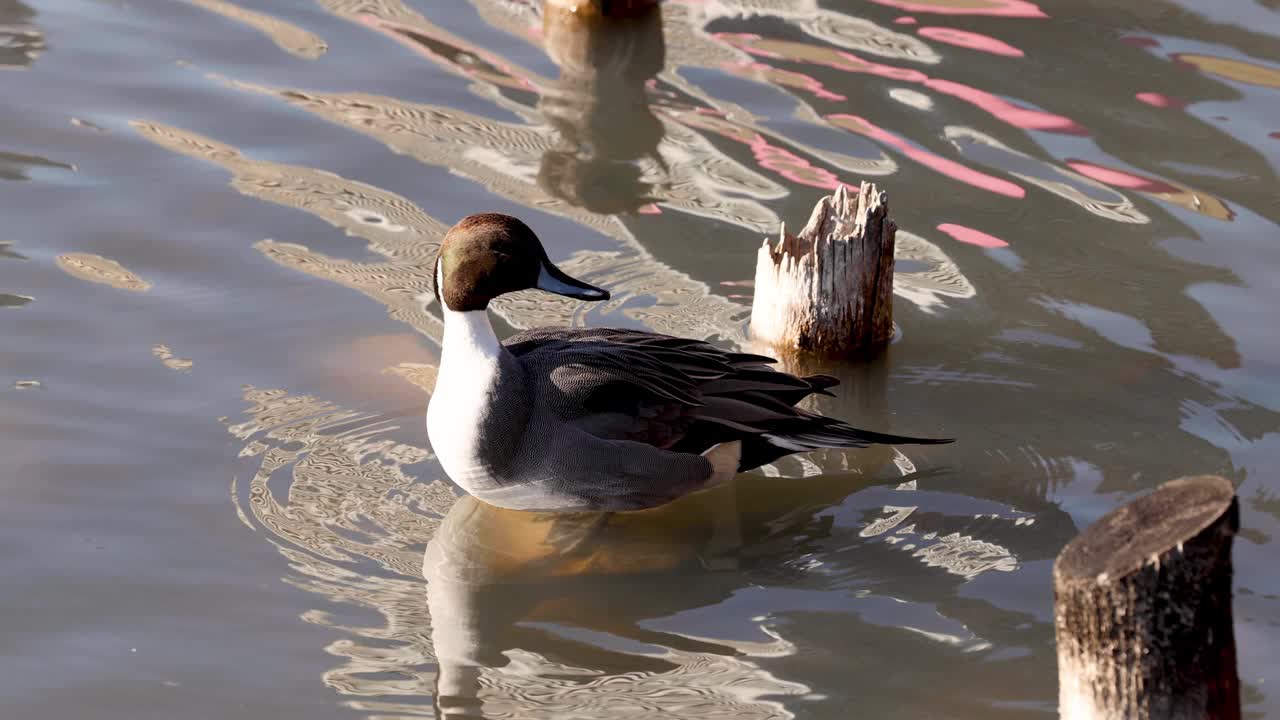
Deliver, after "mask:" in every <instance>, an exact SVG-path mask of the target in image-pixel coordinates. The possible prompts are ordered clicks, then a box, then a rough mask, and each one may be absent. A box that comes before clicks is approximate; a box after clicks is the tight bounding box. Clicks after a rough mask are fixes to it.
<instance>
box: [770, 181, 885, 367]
mask: <svg viewBox="0 0 1280 720" xmlns="http://www.w3.org/2000/svg"><path fill="white" fill-rule="evenodd" d="M897 230H898V227H897V225H895V224H894V223H893V220H891V219H889V205H888V202H887V200H886V197H885V194H884V193H882V192H880V191H879V190H877V189H876V186H875V185H873V184H871V183H863V184H862V186H861V187H860V188H859V189H858V193H857V194H856V195H850V194H849V192H848V191H847V190H846V189H845V187H844V186H843V185H841V186H840V187H838V188H836V190H835V192H834V193H832V194H831V195H829V196H827V197H824V198H822V199H821V200H819V201H818V204H817V205H816V206H814V208H813V214H812V215H810V217H809V222H808V224H806V225H805V226H804V229H803V230H801V231H800V233H799V234H798V235H791V234H789V233H788V232H787V230H786V227H785V226H784V227H783V229H782V231H781V233H780V235H779V238H778V240H777V242H776V243H773V242H770V241H769V240H768V239H766V240H765V241H764V245H763V246H762V247H761V248H760V253H759V255H758V256H757V258H756V282H755V299H754V300H753V302H752V305H751V334H752V336H753V337H755V338H756V339H759V340H763V341H764V342H767V343H769V344H771V345H774V346H776V347H779V348H785V349H794V350H800V351H804V352H811V353H820V354H824V355H852V354H865V353H869V352H872V351H875V350H877V349H879V348H881V347H883V346H884V345H885V344H886V343H888V342H889V340H890V339H891V338H892V337H893V241H894V236H895V234H896V233H897Z"/></svg>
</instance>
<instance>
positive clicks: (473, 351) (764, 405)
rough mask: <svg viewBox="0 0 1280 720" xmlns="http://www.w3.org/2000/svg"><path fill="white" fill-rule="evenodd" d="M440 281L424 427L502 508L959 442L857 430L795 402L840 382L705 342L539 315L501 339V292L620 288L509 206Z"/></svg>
mask: <svg viewBox="0 0 1280 720" xmlns="http://www.w3.org/2000/svg"><path fill="white" fill-rule="evenodd" d="M435 279H436V299H437V300H438V301H439V302H440V305H441V309H442V311H443V313H444V338H443V349H442V356H441V359H440V370H439V374H438V376H437V379H436V387H435V391H434V393H433V394H432V396H431V402H430V404H429V406H428V408H427V434H428V436H429V437H430V439H431V445H432V448H433V449H434V451H435V453H436V456H437V457H438V458H439V460H440V464H441V465H442V466H443V468H444V471H445V472H446V473H447V474H448V475H449V477H450V478H451V479H453V481H454V482H456V483H457V484H458V485H459V486H461V487H462V488H463V489H464V490H466V491H467V492H469V493H471V494H472V495H474V496H476V497H477V498H478V499H480V500H483V501H485V502H488V503H491V504H493V505H497V506H500V507H506V508H512V509H517V510H636V509H641V508H647V507H653V506H656V505H661V504H663V503H666V502H669V501H671V500H674V499H675V498H678V497H680V496H682V495H686V494H688V493H691V492H694V491H697V490H701V489H704V488H708V487H712V486H714V485H718V484H720V483H723V482H725V481H726V480H729V479H730V478H732V477H733V476H734V475H735V474H737V473H738V472H741V471H745V470H750V469H752V468H755V467H759V466H760V465H764V464H766V463H769V462H772V461H774V460H776V459H778V458H780V457H782V456H784V455H789V454H791V453H796V452H804V451H808V450H816V449H819V448H848V447H866V446H867V445H871V444H873V443H891V444H900V443H940V442H949V440H930V439H923V438H911V437H902V436H897V435H886V434H883V433H877V432H868V431H866V430H858V429H857V428H854V427H851V426H849V425H846V424H845V423H843V422H841V421H839V420H836V419H834V418H830V417H826V416H823V415H819V414H817V413H813V412H809V411H807V410H804V409H801V408H797V407H794V406H795V404H796V403H798V402H799V401H800V400H801V399H803V398H805V397H807V396H808V395H811V394H813V393H822V394H828V395H829V394H830V393H829V392H827V390H828V388H830V387H832V386H833V385H835V384H836V382H837V381H836V380H835V378H832V377H829V376H825V375H811V376H808V377H796V376H794V375H790V374H787V373H784V372H780V371H777V370H774V369H772V368H770V367H769V364H771V363H773V362H775V360H773V359H772V358H768V357H764V356H761V355H753V354H749V353H741V352H731V351H727V350H722V349H720V348H717V347H715V346H713V345H711V344H709V343H706V342H703V341H701V340H691V339H685V338H678V337H671V336H668V335H659V334H657V333H651V332H644V331H641V330H630V329H613V328H536V329H533V330H527V331H525V332H521V333H519V334H517V335H514V336H512V337H510V338H508V339H507V340H505V341H503V342H499V341H498V338H497V336H496V335H495V334H494V331H493V326H492V325H490V323H489V316H488V313H487V308H488V305H489V301H491V300H493V299H494V298H496V297H498V296H499V295H503V294H504V293H509V292H515V291H518V290H527V289H531V288H537V289H540V290H545V291H547V292H552V293H556V294H558V295H564V296H566V297H570V298H576V299H579V300H607V299H609V293H608V291H606V290H602V289H600V288H598V287H594V286H592V285H589V284H587V283H585V282H582V281H581V280H577V279H575V278H572V277H570V276H569V275H567V274H565V273H564V272H563V271H561V270H560V269H559V268H557V267H556V266H555V265H553V264H552V263H551V261H550V259H548V257H547V253H546V251H545V250H544V249H543V247H542V242H541V241H540V240H539V239H538V236H537V235H535V234H534V232H533V230H531V229H530V228H529V227H528V226H527V225H525V224H524V223H523V222H521V221H520V220H518V219H517V218H514V217H511V216H508V215H500V214H496V213H484V214H479V215H471V216H469V217H466V218H463V219H462V220H461V221H460V222H459V223H458V224H457V225H455V226H453V228H451V229H450V230H449V232H448V233H447V234H446V235H445V238H444V241H443V243H442V244H441V246H440V255H439V257H438V258H437V260H436V267H435Z"/></svg>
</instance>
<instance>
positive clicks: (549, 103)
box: [538, 2, 666, 215]
mask: <svg viewBox="0 0 1280 720" xmlns="http://www.w3.org/2000/svg"><path fill="white" fill-rule="evenodd" d="M580 5H582V6H583V7H581V8H578V9H577V11H572V10H570V9H568V8H566V7H563V6H562V5H561V4H560V3H556V2H548V3H546V6H545V9H544V12H543V28H542V31H543V38H544V47H545V49H546V52H547V54H548V55H549V56H550V57H551V59H552V61H553V62H555V63H556V65H557V66H559V68H560V77H559V78H558V79H557V81H556V82H555V83H554V84H553V85H551V86H550V87H549V88H547V89H546V91H545V92H544V94H543V95H542V97H541V99H540V100H539V102H538V109H539V110H540V111H541V112H542V115H543V116H544V117H545V118H546V119H547V122H548V123H550V124H551V126H552V127H554V128H555V129H556V131H557V132H558V133H559V135H560V144H559V146H558V147H557V148H555V149H553V150H549V151H547V152H545V153H544V154H543V156H542V164H541V167H540V168H539V172H538V184H539V185H540V186H541V187H542V188H543V189H544V190H546V191H547V192H548V193H551V194H552V195H554V196H556V197H558V198H560V199H562V200H564V201H565V202H568V203H570V204H572V205H575V206H577V207H581V208H584V209H586V210H590V211H591V212H595V213H600V214H606V215H611V214H616V213H627V212H635V211H636V210H639V209H640V208H642V207H644V206H646V205H648V204H650V203H651V202H653V200H654V199H655V198H654V197H652V196H651V195H650V192H649V191H650V185H649V184H647V183H646V182H645V180H644V179H643V178H642V175H643V171H642V168H641V166H640V164H639V161H641V160H644V159H650V160H652V161H654V162H656V163H657V164H658V166H659V167H660V168H662V169H663V170H664V171H665V170H666V167H665V165H664V163H663V160H662V157H661V156H660V155H659V153H658V144H659V143H660V142H661V141H662V137H663V133H664V130H663V127H662V123H661V121H659V120H658V118H657V117H656V116H655V115H654V113H653V110H652V109H651V108H650V105H649V102H650V98H649V96H648V87H647V86H648V84H649V81H650V80H652V79H653V78H654V77H655V76H657V74H658V73H659V72H660V71H661V70H662V67H663V63H664V62H665V54H666V53H665V45H664V41H663V37H662V15H661V9H660V8H659V7H658V6H657V5H656V3H655V4H652V5H648V4H643V5H645V6H644V7H638V8H637V9H636V10H635V12H634V13H632V16H628V17H616V16H605V15H603V14H601V13H600V12H599V9H598V7H597V6H596V4H595V3H580Z"/></svg>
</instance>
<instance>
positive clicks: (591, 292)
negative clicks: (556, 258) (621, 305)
mask: <svg viewBox="0 0 1280 720" xmlns="http://www.w3.org/2000/svg"><path fill="white" fill-rule="evenodd" d="M536 287H537V288H538V289H539V290H546V291H547V292H553V293H555V294H557V295H564V296H565V297H571V298H574V299H576V300H608V299H609V291H608V290H603V289H601V288H598V287H596V286H595V285H588V284H587V283H584V282H582V281H581V280H578V279H576V278H572V277H569V276H568V275H566V274H565V273H564V272H563V271H562V270H560V268H558V267H556V266H555V265H552V264H551V263H549V262H544V263H543V264H542V271H541V272H540V273H538V284H537V286H536Z"/></svg>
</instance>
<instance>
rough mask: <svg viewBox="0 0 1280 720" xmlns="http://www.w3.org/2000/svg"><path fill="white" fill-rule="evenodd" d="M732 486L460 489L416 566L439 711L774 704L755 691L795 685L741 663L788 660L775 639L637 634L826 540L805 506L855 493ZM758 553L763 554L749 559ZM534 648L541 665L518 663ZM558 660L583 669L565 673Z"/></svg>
mask: <svg viewBox="0 0 1280 720" xmlns="http://www.w3.org/2000/svg"><path fill="white" fill-rule="evenodd" d="M896 479H897V478H895V480H896ZM742 480H743V482H740V483H735V484H734V485H731V486H721V487H719V488H716V489H714V490H710V491H707V492H704V493H699V494H696V495H691V496H688V497H685V498H682V499H681V500H679V501H677V502H675V503H671V504H669V505H665V506H663V507H660V508H655V509H651V510H644V511H639V512H632V513H617V514H607V513H601V512H580V513H538V512H527V511H518V510H507V509H503V508H498V507H494V506H492V505H489V504H487V503H484V502H482V501H479V500H476V499H475V498H473V497H463V498H461V499H460V500H459V501H458V502H457V503H456V504H455V505H454V506H453V508H452V509H451V510H450V512H449V513H448V514H447V515H446V516H445V518H444V520H443V522H442V523H441V525H440V527H439V529H438V530H437V532H436V534H435V535H434V536H433V538H432V540H431V542H430V544H429V545H428V546H427V550H426V554H425V557H424V560H423V568H422V569H423V574H424V576H425V578H426V580H427V587H426V591H427V601H428V607H429V612H430V616H431V618H432V621H431V641H432V645H433V647H434V651H435V656H436V661H437V663H438V669H437V675H436V688H435V693H434V703H435V705H436V707H437V710H438V712H439V715H440V716H441V717H452V718H458V717H482V712H481V710H482V705H483V703H484V700H485V699H486V698H488V699H489V700H490V701H491V702H497V703H500V704H502V705H503V706H505V707H508V708H510V707H513V706H514V707H520V706H525V709H526V710H534V709H536V710H537V711H539V712H540V713H541V715H540V716H543V715H545V716H556V713H557V712H569V711H571V710H572V709H573V708H575V707H577V708H579V709H581V705H580V704H581V703H596V704H598V703H599V702H602V701H604V700H606V699H609V698H612V700H613V701H621V700H623V695H626V696H630V695H632V694H635V695H638V696H639V695H643V694H644V693H647V692H656V691H657V690H662V692H663V693H665V694H667V695H670V694H671V693H676V694H687V695H688V697H687V698H684V699H683V700H681V699H679V698H670V697H668V698H665V699H662V700H659V699H657V698H650V702H649V704H651V705H654V707H658V706H666V705H665V704H666V703H671V702H676V703H677V704H680V703H685V704H690V703H691V704H695V705H699V706H702V707H704V708H705V709H706V710H719V711H720V712H725V711H726V710H732V709H733V708H732V707H730V706H739V707H738V709H739V710H741V711H742V712H743V713H745V716H758V715H759V707H758V706H759V705H760V704H761V703H764V704H771V703H772V701H769V700H767V699H765V698H767V697H771V696H774V695H779V694H789V693H790V694H800V693H803V692H805V691H807V688H804V687H803V686H798V685H796V684H795V683H790V682H787V681H785V680H780V679H778V678H775V677H773V676H772V675H770V674H769V673H768V672H767V671H765V670H763V669H762V668H761V667H760V666H759V665H758V664H756V663H755V662H753V661H752V660H751V658H752V657H753V656H756V657H760V656H772V655H779V654H789V653H790V651H791V650H790V647H791V646H790V644H789V643H788V642H786V641H785V640H783V639H781V638H777V637H775V638H774V641H772V642H768V641H766V642H761V641H743V640H734V639H717V638H708V637H697V636H693V635H687V634H681V633H676V632H670V631H664V630H659V629H652V628H651V627H647V625H649V623H648V621H650V620H653V619H657V618H663V617H668V616H671V615H674V614H677V613H679V612H682V611H687V610H690V609H694V608H699V607H706V606H711V605H715V604H717V603H720V602H723V601H724V600H725V599H726V598H728V597H729V596H731V595H732V594H733V593H734V592H735V591H737V590H740V589H741V588H742V587H744V586H745V585H747V584H749V583H751V582H758V581H761V580H762V579H763V578H762V577H759V576H755V577H754V579H753V576H752V575H750V574H744V573H743V572H740V571H741V570H742V569H743V568H742V564H743V563H744V562H746V563H752V562H755V563H758V564H759V565H760V566H761V567H762V568H763V567H764V566H766V565H767V566H768V573H769V574H770V576H771V577H772V579H773V580H774V581H777V580H778V579H779V577H780V576H782V575H785V574H786V572H787V571H786V570H785V569H783V568H781V567H780V564H781V563H780V560H781V559H782V558H779V557H777V556H776V554H777V553H782V554H783V556H784V557H785V556H789V555H792V554H794V552H795V545H794V543H795V542H796V541H797V538H798V537H799V536H802V535H811V534H815V533H816V534H817V535H821V534H824V532H825V528H826V526H825V525H823V524H820V523H819V524H815V523H813V522H812V520H813V514H814V512H816V511H817V510H819V509H821V508H823V507H827V506H829V505H830V504H832V503H833V502H837V501H838V500H839V498H841V497H844V496H845V495H847V494H848V493H849V492H851V491H853V490H855V489H857V488H856V487H853V486H854V485H855V483H852V482H850V480H849V479H848V477H847V476H846V477H843V478H841V477H834V476H832V477H825V478H810V479H809V480H812V481H813V482H808V481H806V483H805V485H806V487H805V488H804V489H802V490H801V491H799V492H797V493H795V494H793V495H791V496H789V497H788V498H787V500H786V501H785V502H783V503H779V501H778V498H777V495H776V493H775V492H774V491H773V489H772V488H773V487H774V486H775V483H774V482H771V481H770V480H771V479H769V478H765V477H762V476H747V477H744V478H742ZM761 555H769V556H771V557H770V558H769V559H761V558H759V557H755V559H754V560H752V559H751V558H752V556H761ZM735 634H736V633H735ZM603 638H607V639H604V640H603V641H602V639H603ZM534 656H536V657H537V658H538V660H539V662H538V663H537V664H538V665H539V667H536V668H532V667H525V666H524V665H527V664H528V663H529V661H528V660H527V658H528V657H534ZM522 658H526V659H523V660H522ZM565 668H581V669H587V670H589V671H590V672H589V673H588V674H587V675H585V676H581V677H568V678H566V672H565ZM557 669H559V670H557ZM569 674H572V675H581V672H574V673H569ZM602 674H603V675H602ZM602 676H603V677H608V676H626V677H628V678H631V680H632V681H634V682H628V683H623V684H624V685H626V689H625V690H624V689H622V687H621V686H620V685H614V687H613V688H612V689H611V690H605V689H601V688H595V687H590V686H586V685H589V683H590V682H591V681H592V680H593V679H597V678H598V677H602ZM645 677H648V678H651V681H645V680H644V678H645ZM664 678H665V680H664ZM651 685H652V686H653V687H650V686H651ZM704 685H705V686H706V687H703V686H704ZM725 688H732V690H731V691H730V690H725ZM620 693H621V694H620ZM593 694H595V695H597V696H596V697H594V698H592V697H591V696H592V695H593ZM637 699H639V698H637ZM655 703H656V704H655ZM600 707H601V708H603V707H607V705H604V706H600ZM753 710H754V712H752V711H753ZM593 716H594V715H593ZM658 716H660V713H657V712H655V714H654V717H658ZM682 716H684V715H683V714H682ZM735 716H736V715H735Z"/></svg>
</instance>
